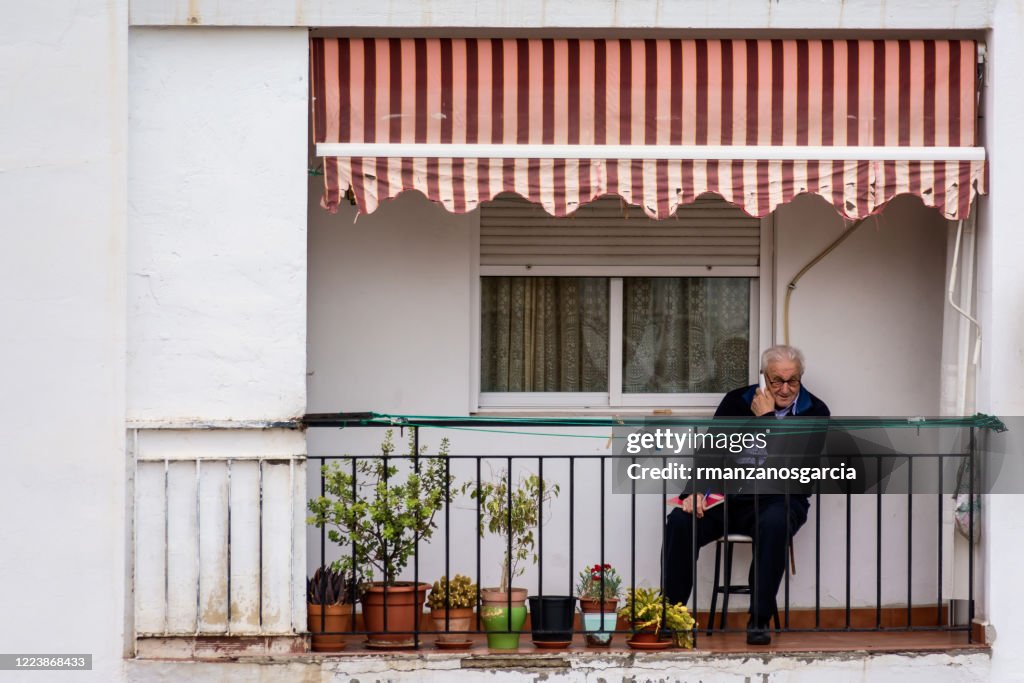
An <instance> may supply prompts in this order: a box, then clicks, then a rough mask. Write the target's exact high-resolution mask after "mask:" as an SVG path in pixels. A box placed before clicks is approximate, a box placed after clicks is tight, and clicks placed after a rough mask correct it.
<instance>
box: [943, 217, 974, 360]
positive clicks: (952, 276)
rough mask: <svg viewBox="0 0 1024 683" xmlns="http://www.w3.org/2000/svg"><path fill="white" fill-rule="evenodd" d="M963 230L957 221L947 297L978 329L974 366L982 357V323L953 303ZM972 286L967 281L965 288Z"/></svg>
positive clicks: (961, 223)
mask: <svg viewBox="0 0 1024 683" xmlns="http://www.w3.org/2000/svg"><path fill="white" fill-rule="evenodd" d="M963 230H964V222H963V220H959V221H957V222H956V246H955V247H953V265H952V266H951V267H950V270H949V287H948V288H947V289H946V296H947V298H948V300H949V305H950V306H952V307H953V310H955V311H956V312H957V313H959V314H960V315H961V316H963V317H964V318H967V320H969V321H971V323H973V324H974V326H975V327H976V328H978V334H977V336H976V337H975V339H974V356H973V357H972V359H971V363H972V364H973V365H977V364H978V359H979V358H980V355H981V323H979V322H978V321H977V320H976V319H975V318H974V317H973V316H972V315H971V314H970V313H968V312H967V311H965V310H964V309H962V308H960V307H959V306H957V305H956V302H955V301H953V292H954V291H955V290H956V278H957V275H958V273H959V271H960V238H961V237H962V235H963ZM970 286H971V283H970V282H967V281H965V282H964V287H966V288H970ZM969 292H970V290H969V289H968V294H967V296H968V299H967V300H968V301H970V294H969Z"/></svg>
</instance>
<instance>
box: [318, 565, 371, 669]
mask: <svg viewBox="0 0 1024 683" xmlns="http://www.w3.org/2000/svg"><path fill="white" fill-rule="evenodd" d="M358 585H359V582H358V581H357V580H356V579H355V577H354V576H353V575H351V574H349V575H345V574H344V573H342V572H340V571H337V570H335V569H334V568H333V567H331V566H328V567H319V568H318V569H317V570H316V572H314V573H313V576H311V577H310V578H309V580H308V581H307V582H306V626H307V627H308V628H309V632H310V633H311V634H312V637H311V638H310V647H311V649H312V650H313V651H314V652H337V651H338V650H343V649H345V637H344V636H343V635H342V634H343V633H346V632H348V631H351V630H352V611H353V607H354V605H355V602H356V600H358V599H359V596H358V594H357V593H358Z"/></svg>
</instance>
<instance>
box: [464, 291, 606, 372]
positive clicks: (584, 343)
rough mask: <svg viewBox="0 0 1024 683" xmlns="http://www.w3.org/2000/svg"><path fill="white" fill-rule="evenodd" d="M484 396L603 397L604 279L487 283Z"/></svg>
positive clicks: (483, 323)
mask: <svg viewBox="0 0 1024 683" xmlns="http://www.w3.org/2000/svg"><path fill="white" fill-rule="evenodd" d="M480 303H481V312H482V321H481V335H480V336H481V339H480V347H481V349H480V355H481V373H480V374H481V382H480V388H481V390H482V391H488V392H489V391H607V390H608V279H607V278H573V277H485V278H482V285H481V302H480Z"/></svg>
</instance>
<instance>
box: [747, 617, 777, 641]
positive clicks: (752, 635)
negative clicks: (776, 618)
mask: <svg viewBox="0 0 1024 683" xmlns="http://www.w3.org/2000/svg"><path fill="white" fill-rule="evenodd" d="M771 642H772V634H771V632H770V631H769V630H768V625H767V624H765V625H763V626H755V625H754V622H753V621H748V622H747V645H770V644H771Z"/></svg>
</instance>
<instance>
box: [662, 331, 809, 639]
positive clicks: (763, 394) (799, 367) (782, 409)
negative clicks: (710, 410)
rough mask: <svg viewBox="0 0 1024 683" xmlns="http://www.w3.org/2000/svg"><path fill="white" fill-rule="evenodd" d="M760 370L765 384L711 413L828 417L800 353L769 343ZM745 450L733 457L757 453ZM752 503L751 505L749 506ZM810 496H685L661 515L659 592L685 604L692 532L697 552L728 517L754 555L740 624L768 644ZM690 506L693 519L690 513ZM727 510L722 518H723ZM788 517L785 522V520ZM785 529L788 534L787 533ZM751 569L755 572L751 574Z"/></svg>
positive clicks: (736, 394) (732, 396) (733, 395)
mask: <svg viewBox="0 0 1024 683" xmlns="http://www.w3.org/2000/svg"><path fill="white" fill-rule="evenodd" d="M761 373H762V374H763V375H764V379H765V387H764V388H763V389H761V388H759V386H758V385H757V384H754V385H751V386H748V387H743V388H741V389H736V390H734V391H730V392H729V393H728V394H726V395H725V397H724V398H723V399H722V402H721V403H720V404H719V405H718V410H717V411H715V417H749V418H758V419H762V418H763V419H771V418H784V417H787V416H791V415H797V416H800V415H802V416H813V417H827V416H828V415H829V410H828V406H826V405H825V403H824V402H823V401H821V399H819V398H818V397H817V396H815V395H814V394H812V393H811V392H810V391H808V390H807V389H806V387H804V386H803V384H802V382H801V380H802V377H803V374H804V358H803V354H802V353H801V352H800V351H799V350H798V349H796V348H794V347H792V346H781V345H780V346H773V347H771V348H770V349H768V350H766V351H765V352H764V353H763V354H762V355H761ZM763 455H765V453H764V452H763V451H762V452H761V453H756V452H749V453H746V454H743V456H742V457H741V458H738V459H737V460H743V459H745V460H747V461H749V460H750V459H752V458H757V459H758V460H759V461H760V458H759V456H763ZM755 501H756V510H755ZM809 507H810V501H809V498H808V496H806V495H790V496H789V506H788V510H787V506H786V496H785V495H779V494H770V495H759V496H756V497H755V496H753V495H750V494H746V493H736V494H730V495H728V497H727V501H726V504H724V505H718V506H716V507H713V508H710V509H707V510H705V508H704V495H703V494H701V493H696V494H693V495H690V496H686V497H685V498H684V500H683V507H682V508H681V509H680V508H675V509H673V510H672V512H671V514H669V515H668V519H667V521H666V529H665V548H664V553H663V561H664V576H665V595H666V597H667V598H668V599H669V600H671V601H673V602H682V603H685V602H686V601H687V600H688V599H689V596H690V590H691V589H692V587H693V574H692V571H693V558H692V557H691V552H692V549H693V547H694V545H693V534H694V531H696V537H697V543H696V547H697V549H698V552H699V549H700V548H701V547H702V546H704V545H707V544H708V543H711V542H712V541H715V540H717V539H718V538H721V537H722V535H723V534H724V533H725V530H726V528H727V527H726V522H727V521H728V530H729V533H739V534H747V535H749V536H752V537H753V538H754V541H755V543H754V552H755V555H756V560H755V561H754V562H752V563H751V567H750V576H751V583H750V585H751V586H752V587H754V588H753V589H752V592H753V595H751V600H750V619H749V621H748V622H747V643H748V644H750V645H767V644H769V643H770V642H771V635H770V633H769V631H768V623H769V620H770V619H771V617H772V615H773V614H775V611H776V603H775V596H776V594H777V593H778V591H779V584H780V583H781V582H782V575H783V572H784V571H785V569H786V551H787V549H788V545H789V540H791V539H792V536H793V535H794V534H796V532H797V530H798V529H799V528H800V527H801V526H803V524H804V522H806V521H807V509H808V508H809ZM695 509H696V516H697V519H696V524H695V523H694V519H693V514H694V510H695ZM726 510H728V520H726ZM787 516H788V518H789V522H788V527H787V521H786V518H787ZM787 528H788V530H789V534H790V536H789V538H787V537H786V532H787ZM755 567H756V572H755Z"/></svg>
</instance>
